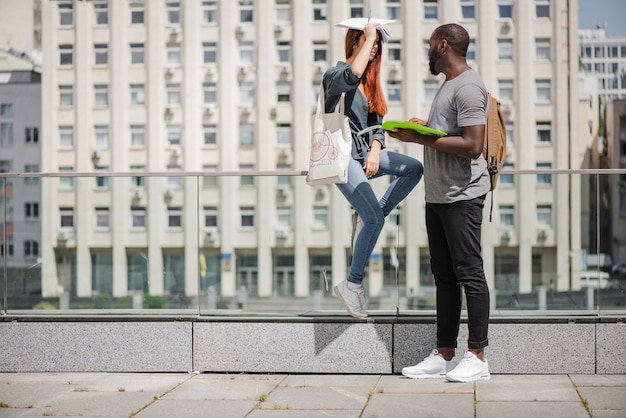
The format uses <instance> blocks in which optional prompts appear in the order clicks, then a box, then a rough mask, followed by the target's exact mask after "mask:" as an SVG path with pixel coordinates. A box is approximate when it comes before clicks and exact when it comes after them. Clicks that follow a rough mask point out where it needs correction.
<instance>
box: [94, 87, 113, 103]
mask: <svg viewBox="0 0 626 418" xmlns="http://www.w3.org/2000/svg"><path fill="white" fill-rule="evenodd" d="M93 90H94V104H95V105H96V107H105V106H108V105H109V86H108V85H106V84H96V85H95V86H93Z"/></svg>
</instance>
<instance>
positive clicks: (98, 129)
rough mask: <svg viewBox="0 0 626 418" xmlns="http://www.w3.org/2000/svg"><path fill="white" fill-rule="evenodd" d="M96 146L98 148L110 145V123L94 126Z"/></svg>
mask: <svg viewBox="0 0 626 418" xmlns="http://www.w3.org/2000/svg"><path fill="white" fill-rule="evenodd" d="M94 147H95V148H96V149H103V148H108V147H109V125H96V126H94Z"/></svg>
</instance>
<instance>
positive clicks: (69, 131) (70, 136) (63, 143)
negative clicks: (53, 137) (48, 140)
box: [59, 125, 74, 149]
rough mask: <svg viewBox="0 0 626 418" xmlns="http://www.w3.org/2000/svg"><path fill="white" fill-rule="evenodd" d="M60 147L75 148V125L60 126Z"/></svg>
mask: <svg viewBox="0 0 626 418" xmlns="http://www.w3.org/2000/svg"><path fill="white" fill-rule="evenodd" d="M59 148H65V149H69V148H74V127H73V126H71V125H62V126H59Z"/></svg>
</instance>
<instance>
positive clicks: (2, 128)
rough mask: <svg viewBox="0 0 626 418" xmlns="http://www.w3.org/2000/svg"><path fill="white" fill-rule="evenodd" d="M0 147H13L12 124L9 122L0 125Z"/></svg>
mask: <svg viewBox="0 0 626 418" xmlns="http://www.w3.org/2000/svg"><path fill="white" fill-rule="evenodd" d="M0 145H1V146H3V147H9V146H11V145H13V124H12V123H11V122H3V123H0Z"/></svg>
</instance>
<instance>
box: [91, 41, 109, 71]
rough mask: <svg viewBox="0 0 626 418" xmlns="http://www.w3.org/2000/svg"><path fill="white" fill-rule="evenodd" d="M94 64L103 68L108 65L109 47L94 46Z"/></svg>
mask: <svg viewBox="0 0 626 418" xmlns="http://www.w3.org/2000/svg"><path fill="white" fill-rule="evenodd" d="M93 50H94V62H93V64H94V65H95V66H97V67H104V66H106V65H107V64H108V63H109V45H107V44H94V45H93Z"/></svg>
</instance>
